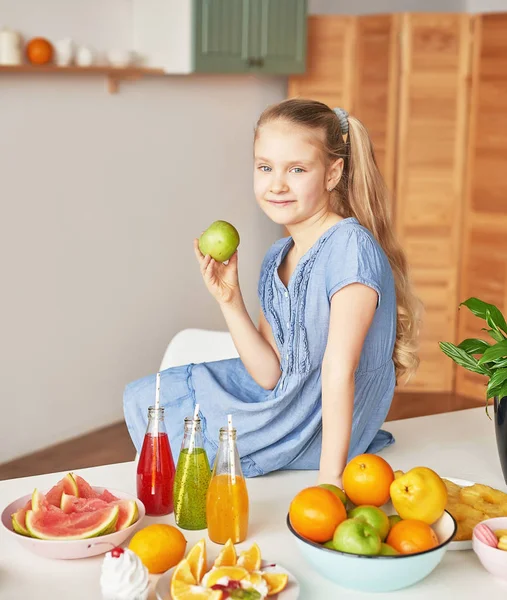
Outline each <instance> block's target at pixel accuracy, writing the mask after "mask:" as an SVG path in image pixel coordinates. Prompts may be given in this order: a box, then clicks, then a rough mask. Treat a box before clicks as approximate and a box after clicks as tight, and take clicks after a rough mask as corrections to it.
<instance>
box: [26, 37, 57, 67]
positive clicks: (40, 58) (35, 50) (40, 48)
mask: <svg viewBox="0 0 507 600" xmlns="http://www.w3.org/2000/svg"><path fill="white" fill-rule="evenodd" d="M26 57H27V59H28V60H29V61H30V62H31V63H32V65H47V64H48V63H50V62H51V61H52V60H53V45H52V44H51V42H50V41H49V40H46V39H45V38H41V37H38V38H33V39H31V40H30V41H29V42H28V44H27V45H26Z"/></svg>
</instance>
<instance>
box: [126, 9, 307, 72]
mask: <svg viewBox="0 0 507 600" xmlns="http://www.w3.org/2000/svg"><path fill="white" fill-rule="evenodd" d="M306 12H307V2H306V0H178V2H175V1H174V0H133V15H134V17H133V21H134V45H135V50H136V51H137V52H138V53H139V54H140V55H141V56H142V57H143V58H144V59H145V61H146V63H147V65H148V66H155V65H157V67H162V68H163V69H164V70H165V71H166V72H167V73H265V74H279V75H287V74H291V73H302V72H304V70H305V65H306Z"/></svg>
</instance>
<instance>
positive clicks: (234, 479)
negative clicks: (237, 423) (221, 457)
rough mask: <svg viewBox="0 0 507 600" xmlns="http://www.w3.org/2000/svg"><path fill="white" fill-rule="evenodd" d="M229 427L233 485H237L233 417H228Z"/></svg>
mask: <svg viewBox="0 0 507 600" xmlns="http://www.w3.org/2000/svg"><path fill="white" fill-rule="evenodd" d="M227 426H228V428H229V453H230V460H231V471H232V484H233V485H234V484H235V483H236V465H235V464H234V445H233V443H232V441H233V439H232V415H227Z"/></svg>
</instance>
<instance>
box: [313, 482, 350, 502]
mask: <svg viewBox="0 0 507 600" xmlns="http://www.w3.org/2000/svg"><path fill="white" fill-rule="evenodd" d="M319 487H321V488H325V489H326V490H329V491H330V492H333V494H334V495H335V496H338V498H339V499H340V500H341V501H342V504H343V506H345V507H346V506H347V500H348V499H347V496H346V494H345V492H344V491H343V490H341V489H340V488H339V487H338V486H337V485H333V484H332V483H321V484H320V485H319Z"/></svg>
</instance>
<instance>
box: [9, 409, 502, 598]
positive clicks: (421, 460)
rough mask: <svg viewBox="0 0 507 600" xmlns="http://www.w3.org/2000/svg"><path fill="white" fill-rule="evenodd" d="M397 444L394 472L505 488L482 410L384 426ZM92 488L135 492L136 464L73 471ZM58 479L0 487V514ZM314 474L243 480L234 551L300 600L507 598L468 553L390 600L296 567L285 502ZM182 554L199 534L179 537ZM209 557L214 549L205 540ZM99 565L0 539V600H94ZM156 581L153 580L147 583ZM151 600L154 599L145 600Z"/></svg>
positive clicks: (389, 452) (391, 456)
mask: <svg viewBox="0 0 507 600" xmlns="http://www.w3.org/2000/svg"><path fill="white" fill-rule="evenodd" d="M385 429H387V430H389V431H391V432H392V433H393V434H394V436H395V438H396V444H394V445H393V446H391V447H389V448H388V449H386V450H385V451H384V452H383V453H382V456H383V457H384V458H385V459H386V460H387V461H389V463H390V464H391V465H392V467H393V468H394V469H402V470H407V469H409V468H411V467H415V466H421V465H423V466H427V467H431V468H433V469H435V470H436V471H437V472H438V473H439V474H441V475H442V476H449V477H457V478H461V479H469V480H472V481H479V482H481V483H486V484H489V485H492V486H494V487H496V488H498V489H503V490H505V489H506V486H505V482H504V480H503V477H502V472H501V468H500V463H499V460H498V455H497V450H496V442H495V435H494V427H493V423H492V421H489V420H488V418H487V417H486V415H485V414H484V409H471V410H465V411H460V412H454V413H446V414H442V415H436V416H429V417H419V418H415V419H405V420H402V421H393V422H390V423H387V424H386V426H385ZM77 472H78V473H79V474H80V475H82V476H83V477H85V478H86V479H87V480H88V481H89V482H90V483H91V484H92V485H99V486H102V485H103V486H109V487H111V488H113V489H114V488H116V489H120V490H124V491H126V492H130V493H135V464H134V463H133V462H131V463H123V464H117V465H107V466H103V467H95V468H90V469H82V470H80V471H77ZM60 476H61V474H51V475H40V476H37V477H27V478H23V479H13V480H9V481H1V482H0V508H1V509H3V507H4V506H6V505H7V504H8V503H9V502H11V501H12V500H13V499H15V498H17V497H19V496H22V495H24V494H27V493H30V492H31V491H32V490H33V488H34V487H38V488H40V489H48V488H49V487H51V485H53V484H54V483H55V482H56V481H57V480H58V478H59V477H60ZM315 479H316V473H315V472H311V471H286V472H279V473H275V474H271V475H269V476H266V477H261V478H255V479H249V480H248V491H249V495H250V500H251V518H250V530H249V538H248V540H247V542H245V543H244V544H241V545H240V546H239V548H240V549H241V548H243V547H247V546H249V544H250V543H251V542H252V541H254V540H255V541H256V542H257V543H258V544H259V546H260V548H261V550H262V551H263V553H264V554H265V556H266V558H268V559H271V560H276V561H277V562H278V563H280V564H281V565H284V566H286V567H287V568H288V569H289V570H290V571H291V572H292V573H294V574H295V575H296V576H297V577H298V579H299V581H300V583H301V600H328V599H333V598H339V599H340V600H346V599H349V598H355V599H357V598H366V597H368V598H378V599H379V600H384V599H387V598H389V599H391V600H392V599H393V598H399V599H400V600H405V599H414V600H415V599H418V600H419V599H420V600H423V599H424V600H428V599H431V600H439V599H444V598H445V599H448V598H455V599H460V600H461V599H464V598H476V597H477V596H478V595H480V598H481V599H485V598H487V600H494V599H496V598H502V599H504V600H505V598H507V586H506V585H505V584H503V583H502V582H500V581H498V580H496V579H494V578H493V577H492V576H491V575H490V574H489V573H487V572H486V571H485V570H484V569H483V567H482V566H481V564H480V563H479V561H478V559H477V558H476V556H475V554H474V553H473V551H471V550H470V551H465V552H451V551H448V552H447V553H446V555H445V557H444V559H443V561H442V563H441V564H440V565H439V566H438V567H437V569H436V570H435V571H434V572H433V573H432V574H431V575H430V576H429V577H428V578H427V579H425V580H423V581H422V582H421V583H419V584H417V585H415V586H413V587H411V588H408V589H406V590H401V591H399V592H395V593H393V594H373V595H372V594H363V593H358V592H352V591H348V590H345V589H343V588H340V587H338V586H337V585H335V584H333V583H331V582H330V581H327V580H326V579H324V578H323V577H321V576H320V575H318V574H317V573H316V572H314V571H313V570H312V569H311V568H310V567H309V566H308V565H307V563H306V562H305V561H304V560H303V558H302V556H301V555H300V553H299V550H298V548H297V547H296V545H295V542H294V541H293V539H292V538H291V535H290V534H289V532H288V530H287V528H286V525H285V517H286V514H287V510H288V506H289V503H290V500H291V499H292V498H293V496H294V495H295V494H296V493H297V492H298V491H299V490H300V489H302V488H304V487H306V486H308V485H313V484H314V483H315ZM155 521H160V522H167V523H174V519H173V516H172V515H171V516H170V517H163V518H160V519H155V518H148V517H147V518H146V521H145V523H144V525H148V524H149V523H151V522H155ZM185 537H186V538H187V540H188V546H187V548H190V547H191V545H192V544H193V543H194V542H196V541H198V540H199V539H200V538H201V537H207V536H206V532H205V531H204V532H203V531H201V532H185ZM208 549H209V553H210V554H211V556H212V557H214V556H215V555H216V552H217V549H218V547H215V545H214V544H211V542H209V540H208ZM101 562H102V558H101V557H96V558H89V559H85V560H77V561H55V560H49V559H43V558H39V557H38V556H36V555H34V554H31V553H29V552H27V551H25V550H24V549H23V548H21V546H19V545H18V544H17V543H16V541H15V540H14V539H11V536H7V535H5V533H4V532H1V535H0V599H1V600H22V599H23V600H24V599H27V600H28V599H29V598H37V600H46V599H48V600H60V599H63V598H66V597H68V598H72V600H81V599H82V600H99V599H100V588H99V574H100V567H101ZM155 582H156V578H155V577H153V583H155ZM152 597H153V598H154V597H155V596H154V594H152Z"/></svg>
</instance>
